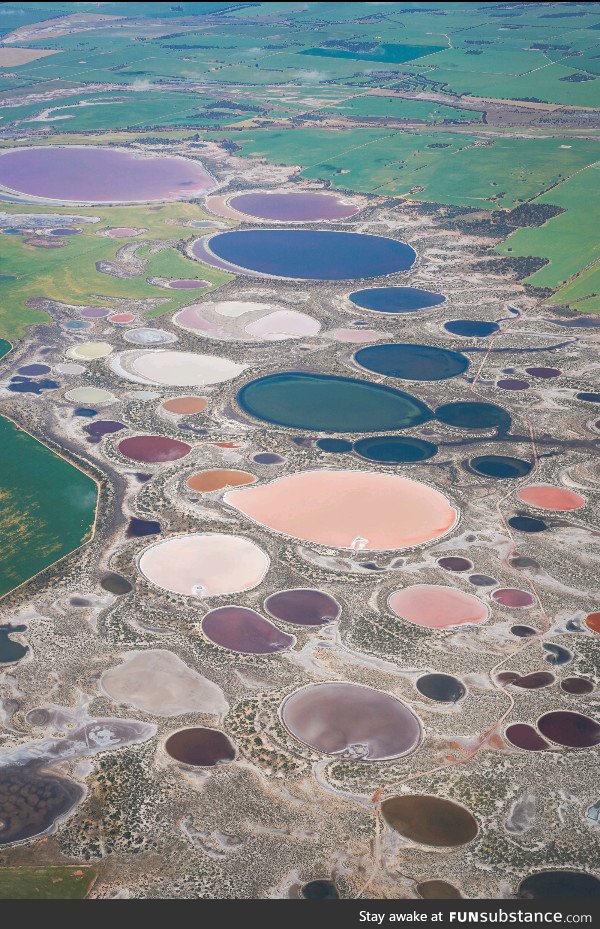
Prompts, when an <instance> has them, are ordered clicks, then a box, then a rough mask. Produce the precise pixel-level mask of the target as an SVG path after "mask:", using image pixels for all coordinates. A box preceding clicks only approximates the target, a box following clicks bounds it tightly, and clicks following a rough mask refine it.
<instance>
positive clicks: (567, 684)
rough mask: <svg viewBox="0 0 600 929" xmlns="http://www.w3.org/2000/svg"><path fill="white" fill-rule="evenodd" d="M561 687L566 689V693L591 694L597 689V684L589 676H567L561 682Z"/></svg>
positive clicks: (575, 694)
mask: <svg viewBox="0 0 600 929" xmlns="http://www.w3.org/2000/svg"><path fill="white" fill-rule="evenodd" d="M560 689H561V690H564V692H565V693H566V694H572V695H574V696H577V695H579V694H591V693H592V691H593V690H595V685H594V682H593V681H590V680H589V679H588V678H587V677H565V679H564V680H563V681H561V682H560Z"/></svg>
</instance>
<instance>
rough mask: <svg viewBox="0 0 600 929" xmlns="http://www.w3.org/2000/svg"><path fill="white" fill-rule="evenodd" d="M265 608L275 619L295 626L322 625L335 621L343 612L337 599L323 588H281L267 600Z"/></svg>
mask: <svg viewBox="0 0 600 929" xmlns="http://www.w3.org/2000/svg"><path fill="white" fill-rule="evenodd" d="M265 610H266V611H267V613H269V615H270V616H272V617H273V618H274V619H278V620H280V621H281V622H284V623H291V624H292V625H294V626H322V625H325V624H326V623H332V622H335V620H336V619H339V617H340V614H341V612H342V608H341V607H340V605H339V603H338V602H337V600H335V599H334V598H333V597H332V596H331V595H330V594H326V593H323V591H321V590H311V589H310V588H295V589H294V590H280V591H278V593H274V594H271V595H270V596H269V597H267V599H266V600H265Z"/></svg>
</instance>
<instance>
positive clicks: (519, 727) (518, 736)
mask: <svg viewBox="0 0 600 929" xmlns="http://www.w3.org/2000/svg"><path fill="white" fill-rule="evenodd" d="M505 735H506V738H507V739H508V741H509V742H510V743H511V745H516V747H517V748H522V749H525V751H528V752H542V751H543V750H544V749H545V748H549V747H550V746H549V744H548V742H546V740H545V739H542V737H541V735H540V734H539V732H538V731H537V729H534V728H533V726H529V725H528V724H527V723H513V724H512V725H511V726H507V727H506V732H505Z"/></svg>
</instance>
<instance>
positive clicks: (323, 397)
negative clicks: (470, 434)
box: [237, 371, 433, 432]
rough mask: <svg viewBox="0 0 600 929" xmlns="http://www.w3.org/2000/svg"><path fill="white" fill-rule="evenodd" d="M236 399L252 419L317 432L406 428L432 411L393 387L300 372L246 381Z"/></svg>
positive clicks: (430, 415)
mask: <svg viewBox="0 0 600 929" xmlns="http://www.w3.org/2000/svg"><path fill="white" fill-rule="evenodd" d="M237 402H238V403H239V405H240V407H241V408H242V410H244V412H245V413H248V414H249V415H250V416H254V417H256V419H262V420H264V421H266V422H268V423H274V424H275V425H277V426H290V427H293V428H294V429H316V430H318V431H321V432H373V431H374V430H392V429H408V428H409V427H410V426H416V425H418V424H419V423H424V422H427V420H429V419H431V417H432V415H433V414H432V412H431V410H430V409H429V407H428V406H426V405H425V404H424V403H422V402H421V401H420V400H418V399H417V398H416V397H413V396H412V395H411V394H408V393H405V392H404V391H401V390H396V389H395V388H394V387H386V386H383V385H381V384H371V383H370V382H369V381H361V380H358V379H357V378H351V377H337V376H335V375H332V374H311V373H308V372H307V373H305V372H302V371H286V372H283V373H281V374H268V375H267V376H266V377H261V378H258V379H257V380H255V381H250V382H249V383H248V384H245V385H244V386H243V387H242V388H241V390H240V391H239V392H238V395H237Z"/></svg>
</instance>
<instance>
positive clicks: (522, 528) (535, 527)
mask: <svg viewBox="0 0 600 929" xmlns="http://www.w3.org/2000/svg"><path fill="white" fill-rule="evenodd" d="M515 476H516V477H521V476H522V475H520V474H518V475H515ZM508 525H509V526H512V528H513V529H516V530H517V532H544V530H545V529H547V528H548V526H547V525H546V523H545V522H544V520H543V519H536V518H535V517H534V516H511V517H510V519H509V520H508Z"/></svg>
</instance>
